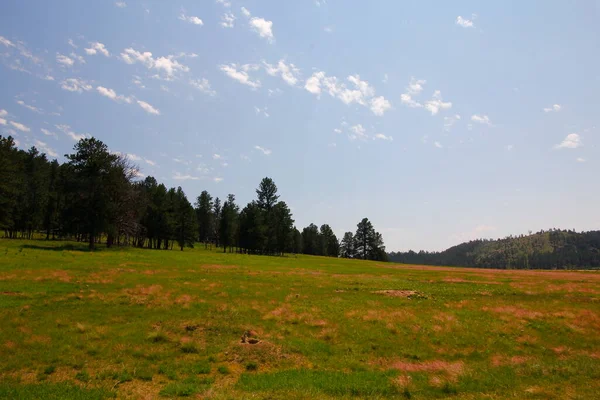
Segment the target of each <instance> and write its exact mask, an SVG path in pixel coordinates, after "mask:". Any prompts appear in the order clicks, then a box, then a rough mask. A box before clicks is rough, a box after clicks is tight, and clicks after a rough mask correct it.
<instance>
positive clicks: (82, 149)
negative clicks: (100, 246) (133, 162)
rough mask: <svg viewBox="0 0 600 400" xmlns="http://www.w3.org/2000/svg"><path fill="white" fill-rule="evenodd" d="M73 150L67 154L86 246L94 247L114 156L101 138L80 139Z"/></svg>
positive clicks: (101, 225) (101, 227)
mask: <svg viewBox="0 0 600 400" xmlns="http://www.w3.org/2000/svg"><path fill="white" fill-rule="evenodd" d="M75 151H76V152H75V153H74V154H70V155H66V157H67V159H68V160H69V164H70V165H71V167H72V168H73V173H74V175H75V180H76V183H77V185H78V187H79V189H80V190H79V193H80V195H81V197H80V204H79V206H80V210H81V214H80V217H81V218H82V220H83V221H82V222H83V231H84V232H85V233H86V234H87V237H88V241H89V248H90V249H94V247H95V244H96V239H97V237H98V235H99V234H100V233H101V232H102V231H103V230H104V228H105V227H106V222H107V212H108V207H109V204H108V196H107V192H106V187H107V186H108V184H109V178H110V173H111V170H112V168H113V167H114V165H115V163H116V161H117V156H116V155H114V154H111V153H110V152H109V151H108V147H107V146H106V145H105V144H104V143H102V142H101V141H100V140H97V139H94V138H91V139H82V140H80V141H79V142H78V143H77V144H76V145H75Z"/></svg>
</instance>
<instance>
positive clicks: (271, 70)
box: [263, 60, 300, 86]
mask: <svg viewBox="0 0 600 400" xmlns="http://www.w3.org/2000/svg"><path fill="white" fill-rule="evenodd" d="M263 64H264V66H265V70H266V71H267V73H268V74H269V75H271V76H277V75H281V78H282V79H283V80H284V81H285V82H286V83H287V84H288V85H290V86H295V85H296V83H297V82H298V76H297V75H299V74H300V70H299V69H298V68H296V66H295V65H294V64H286V63H285V61H284V60H279V62H278V63H277V65H276V66H273V65H271V64H269V63H267V62H265V61H263Z"/></svg>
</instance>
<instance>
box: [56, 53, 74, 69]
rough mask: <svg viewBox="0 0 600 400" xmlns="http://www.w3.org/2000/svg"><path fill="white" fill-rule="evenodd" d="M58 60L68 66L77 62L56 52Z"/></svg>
mask: <svg viewBox="0 0 600 400" xmlns="http://www.w3.org/2000/svg"><path fill="white" fill-rule="evenodd" d="M56 62H57V63H59V64H62V65H64V66H67V67H72V66H73V64H75V61H73V59H72V58H69V57H67V56H65V55H63V54H59V53H57V54H56Z"/></svg>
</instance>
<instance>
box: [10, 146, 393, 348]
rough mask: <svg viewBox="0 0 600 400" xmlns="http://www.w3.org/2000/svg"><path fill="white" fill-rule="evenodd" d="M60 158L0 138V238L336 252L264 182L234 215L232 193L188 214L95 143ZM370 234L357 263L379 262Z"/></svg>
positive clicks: (332, 242)
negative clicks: (36, 236) (300, 223)
mask: <svg viewBox="0 0 600 400" xmlns="http://www.w3.org/2000/svg"><path fill="white" fill-rule="evenodd" d="M65 157H66V158H67V160H68V161H67V162H66V163H64V164H62V165H61V164H59V163H58V162H57V161H56V160H53V161H51V162H50V161H48V160H47V158H46V155H45V154H42V153H39V151H38V150H37V149H36V148H35V147H32V148H31V149H29V150H28V151H23V150H19V149H17V147H16V145H15V142H14V140H13V139H12V138H11V137H8V138H4V137H2V136H0V229H3V230H4V236H5V237H8V238H28V239H30V238H32V237H33V234H34V233H42V234H44V235H45V237H46V239H47V240H48V239H50V238H52V239H55V238H60V239H70V240H76V241H78V242H87V243H88V246H89V249H90V250H93V249H95V247H96V246H97V244H99V243H101V242H104V243H106V246H107V247H111V246H113V245H132V246H135V247H147V248H151V249H164V250H167V249H172V248H173V247H174V246H175V245H177V247H179V249H180V250H182V251H183V250H184V248H186V247H194V243H196V242H198V241H200V242H204V244H205V247H208V245H209V244H211V245H212V244H214V245H215V246H217V247H222V248H223V252H227V250H229V252H233V251H234V250H237V251H238V252H240V253H249V254H267V255H284V254H285V253H286V252H288V253H295V254H298V253H305V254H313V255H321V256H329V257H338V256H339V255H340V243H339V241H338V239H337V237H336V235H335V234H334V232H333V229H332V228H331V227H330V226H329V225H327V224H323V225H322V226H321V228H320V229H319V228H318V227H317V225H314V224H311V225H310V226H308V227H307V228H304V230H303V231H302V233H300V231H299V230H298V229H297V228H296V227H295V226H294V219H293V216H292V212H291V210H290V208H289V207H288V205H287V204H286V203H285V202H284V201H279V197H280V196H279V194H278V193H277V186H276V185H275V182H274V181H273V180H272V179H271V178H269V177H266V178H263V179H262V181H261V182H260V184H259V187H258V188H257V189H256V194H257V199H256V200H255V201H251V202H250V203H248V205H247V206H246V207H244V208H243V210H241V212H240V207H239V206H238V205H237V204H236V203H235V196H234V195H233V194H229V195H228V196H227V200H226V201H224V202H223V203H221V200H220V199H219V198H218V197H216V198H215V199H214V201H213V197H212V196H211V195H210V194H209V193H208V192H207V191H203V192H202V193H201V194H200V196H198V198H197V199H196V203H195V208H194V207H193V206H192V205H191V204H190V202H189V201H188V199H187V197H186V195H185V193H184V192H183V190H182V188H181V187H178V188H167V187H166V186H165V185H163V184H161V183H158V182H157V181H156V179H155V178H153V177H146V178H145V179H144V180H143V181H140V180H136V176H138V171H137V167H136V166H135V165H132V164H131V163H130V162H129V161H128V159H127V158H126V157H125V156H122V155H119V154H118V153H112V152H110V151H109V150H108V146H107V145H106V144H104V143H102V142H101V141H100V140H97V139H95V138H89V139H88V138H86V139H82V140H80V141H79V142H78V143H77V144H76V145H75V146H74V153H73V154H68V155H65ZM371 228H372V227H371ZM368 233H369V235H370V236H369V241H368V244H369V246H370V247H369V249H372V250H369V251H368V253H367V257H364V258H370V259H377V260H381V259H384V257H382V256H381V254H385V253H383V252H382V250H383V249H384V247H383V242H382V241H381V235H379V234H376V232H374V231H373V232H371V231H368ZM354 244H355V242H354V241H352V246H351V247H352V249H350V247H348V248H346V247H344V248H343V249H344V250H343V251H342V256H344V257H354V256H355V252H354ZM345 245H346V243H344V246H345ZM378 249H379V250H378ZM362 255H363V254H361V256H362ZM149 339H150V340H155V341H158V342H160V341H161V338H160V337H154V338H149Z"/></svg>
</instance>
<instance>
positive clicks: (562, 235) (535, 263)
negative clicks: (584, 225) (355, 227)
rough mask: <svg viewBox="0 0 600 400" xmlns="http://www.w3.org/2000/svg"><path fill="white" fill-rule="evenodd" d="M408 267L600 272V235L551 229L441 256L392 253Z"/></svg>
mask: <svg viewBox="0 0 600 400" xmlns="http://www.w3.org/2000/svg"><path fill="white" fill-rule="evenodd" d="M389 260H390V261H392V262H399V263H406V264H424V265H449V266H462V267H476V268H494V269H600V231H589V232H575V231H571V230H559V229H550V230H547V231H544V230H542V231H539V232H537V233H534V234H530V235H520V236H508V237H506V238H503V239H496V240H489V239H478V240H472V241H470V242H465V243H461V244H459V245H457V246H453V247H450V248H449V249H446V250H444V251H441V252H426V251H423V250H421V251H419V252H418V253H417V252H414V251H412V250H411V251H408V252H391V253H389Z"/></svg>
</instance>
